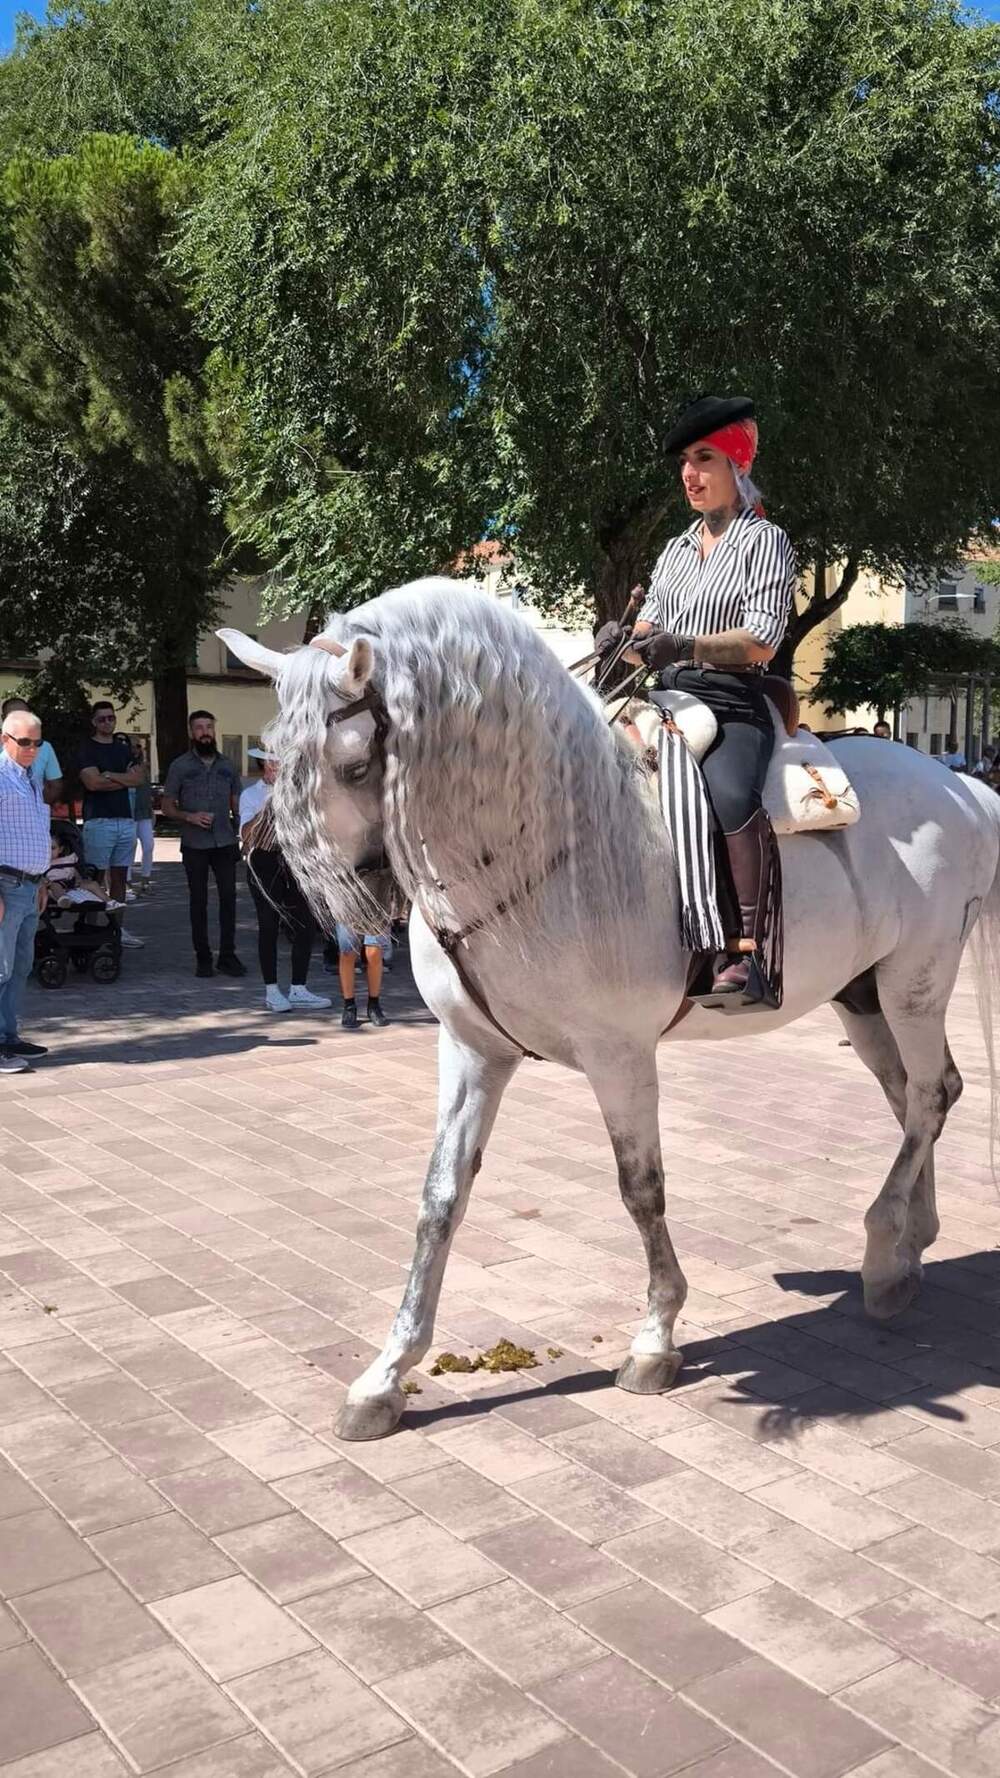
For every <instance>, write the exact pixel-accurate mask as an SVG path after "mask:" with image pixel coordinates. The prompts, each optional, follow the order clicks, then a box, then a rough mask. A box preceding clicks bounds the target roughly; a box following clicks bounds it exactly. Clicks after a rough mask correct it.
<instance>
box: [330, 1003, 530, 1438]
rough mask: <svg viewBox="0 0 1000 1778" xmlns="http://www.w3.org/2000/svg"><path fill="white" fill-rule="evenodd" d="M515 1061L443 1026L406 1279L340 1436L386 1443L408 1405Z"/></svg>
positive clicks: (344, 1413) (344, 1414)
mask: <svg viewBox="0 0 1000 1778" xmlns="http://www.w3.org/2000/svg"><path fill="white" fill-rule="evenodd" d="M520 1060H521V1058H520V1056H519V1055H510V1056H501V1057H498V1056H495V1055H494V1056H484V1055H482V1054H480V1052H479V1051H478V1050H473V1049H469V1048H468V1047H467V1046H466V1045H465V1044H463V1043H459V1042H458V1040H457V1039H456V1038H454V1037H452V1035H451V1033H450V1032H449V1031H448V1030H447V1028H446V1027H445V1026H444V1025H442V1027H441V1033H440V1039H439V1046H438V1066H439V1074H440V1084H439V1087H438V1121H437V1138H436V1140H435V1143H434V1150H433V1153H432V1155H431V1158H430V1164H429V1166H428V1169H427V1177H426V1179H425V1181H424V1191H423V1197H422V1198H421V1201H420V1215H419V1217H418V1220H417V1241H416V1247H415V1248H414V1253H413V1261H412V1264H411V1266H410V1275H409V1278H408V1279H407V1282H406V1290H405V1291H404V1293H403V1300H402V1302H401V1304H400V1306H399V1309H398V1311H397V1314H396V1318H395V1320H394V1321H393V1324H392V1327H391V1328H390V1330H389V1337H388V1339H387V1340H386V1343H385V1346H384V1347H383V1349H382V1351H381V1352H380V1353H379V1355H378V1357H377V1358H376V1359H374V1360H373V1361H372V1363H371V1364H370V1365H369V1366H368V1369H367V1370H366V1371H365V1372H364V1373H363V1374H362V1375H361V1376H360V1377H358V1379H357V1381H356V1382H354V1383H352V1384H351V1387H350V1389H349V1390H348V1393H347V1400H346V1401H345V1403H344V1406H343V1408H342V1409H341V1414H340V1419H339V1421H338V1423H337V1434H338V1436H339V1437H340V1438H348V1439H369V1438H384V1437H385V1435H386V1433H389V1432H392V1431H394V1430H395V1427H396V1425H397V1424H398V1421H399V1418H400V1416H401V1414H402V1412H403V1409H404V1407H405V1406H406V1396H405V1395H404V1393H403V1390H402V1388H401V1382H402V1378H403V1376H404V1375H405V1373H406V1372H407V1371H408V1370H410V1369H411V1367H412V1366H413V1365H415V1364H419V1362H420V1360H421V1358H423V1356H424V1353H425V1352H426V1351H427V1348H428V1346H429V1345H430V1343H431V1340H432V1338H433V1336H434V1318H435V1315H436V1313H437V1305H438V1298H439V1296H440V1294H441V1284H442V1282H443V1279H444V1269H445V1265H446V1264H447V1260H448V1252H449V1249H450V1247H451V1242H452V1237H453V1236H454V1234H455V1230H456V1229H457V1228H458V1226H459V1223H460V1222H461V1220H462V1218H463V1216H464V1215H465V1208H466V1205H467V1204H468V1201H469V1193H470V1191H471V1190H472V1182H473V1180H474V1179H475V1177H476V1174H477V1173H478V1171H479V1168H480V1166H481V1164H482V1158H483V1149H484V1148H485V1146H486V1142H487V1140H488V1138H489V1134H490V1131H491V1130H492V1128H493V1120H494V1118H495V1117H496V1114H497V1109H498V1107H499V1104H500V1100H501V1099H502V1097H503V1094H504V1089H505V1088H506V1086H507V1084H508V1082H509V1080H510V1078H511V1075H512V1074H513V1073H514V1070H515V1068H516V1067H517V1064H518V1062H519V1061H520Z"/></svg>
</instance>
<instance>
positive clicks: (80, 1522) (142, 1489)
mask: <svg viewBox="0 0 1000 1778" xmlns="http://www.w3.org/2000/svg"><path fill="white" fill-rule="evenodd" d="M37 1483H38V1487H39V1489H40V1490H41V1492H42V1493H43V1494H44V1495H45V1497H46V1499H47V1500H49V1501H50V1502H51V1504H52V1505H53V1506H54V1507H55V1508H56V1509H57V1511H58V1512H60V1513H62V1515H63V1517H64V1518H66V1519H68V1520H69V1522H70V1524H71V1525H72V1526H73V1527H74V1528H75V1529H76V1530H77V1531H79V1532H81V1533H82V1534H83V1535H84V1536H89V1535H90V1534H91V1533H92V1532H96V1531H110V1530H112V1529H113V1528H114V1526H116V1525H131V1524H134V1523H135V1521H136V1520H137V1519H152V1518H155V1517H156V1515H157V1514H158V1513H164V1512H169V1510H170V1509H169V1507H168V1505H167V1502H166V1501H165V1500H164V1499H163V1498H162V1496H161V1495H159V1494H157V1492H156V1490H155V1488H150V1487H149V1486H148V1484H147V1483H146V1482H144V1481H142V1480H141V1479H140V1478H139V1476H137V1475H135V1474H133V1472H132V1470H130V1469H129V1467H128V1465H127V1464H125V1463H121V1462H120V1461H119V1460H118V1458H117V1457H105V1458H104V1460H103V1462H101V1463H84V1464H80V1465H78V1466H77V1467H76V1468H73V1469H67V1470H63V1471H61V1472H52V1473H46V1474H44V1475H40V1476H39V1477H38V1478H37Z"/></svg>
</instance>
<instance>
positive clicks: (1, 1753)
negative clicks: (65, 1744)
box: [0, 1644, 94, 1767]
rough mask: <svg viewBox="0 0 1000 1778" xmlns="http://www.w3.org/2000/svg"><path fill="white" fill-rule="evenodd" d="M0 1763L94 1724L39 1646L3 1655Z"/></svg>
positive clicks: (0, 1664)
mask: <svg viewBox="0 0 1000 1778" xmlns="http://www.w3.org/2000/svg"><path fill="white" fill-rule="evenodd" d="M0 1698H2V1699H3V1710H2V1711H0V1767H2V1766H3V1765H4V1763H5V1762H7V1761H12V1760H16V1759H22V1758H23V1757H24V1756H25V1755H26V1754H31V1753H37V1752H39V1751H40V1750H42V1749H45V1748H49V1747H52V1746H54V1745H55V1744H56V1743H57V1742H60V1741H73V1740H75V1739H77V1737H78V1736H81V1735H86V1734H87V1733H88V1731H89V1730H90V1729H92V1728H93V1726H94V1725H93V1723H92V1721H91V1719H90V1718H89V1717H88V1715H87V1712H86V1711H85V1710H84V1709H82V1708H81V1705H80V1702H79V1700H78V1699H77V1698H75V1697H74V1696H73V1693H72V1692H71V1691H70V1688H69V1686H68V1685H67V1684H66V1683H65V1681H63V1680H61V1679H60V1678H59V1677H58V1675H57V1674H55V1673H53V1671H52V1668H51V1667H50V1666H48V1664H47V1663H46V1662H45V1661H44V1660H43V1658H42V1656H41V1655H40V1654H39V1652H38V1650H37V1648H31V1647H30V1646H29V1645H28V1644H22V1645H21V1646H20V1647H19V1648H9V1649H7V1650H6V1651H5V1652H4V1653H3V1654H0Z"/></svg>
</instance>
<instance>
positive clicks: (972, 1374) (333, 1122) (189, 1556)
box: [0, 864, 1000, 1778]
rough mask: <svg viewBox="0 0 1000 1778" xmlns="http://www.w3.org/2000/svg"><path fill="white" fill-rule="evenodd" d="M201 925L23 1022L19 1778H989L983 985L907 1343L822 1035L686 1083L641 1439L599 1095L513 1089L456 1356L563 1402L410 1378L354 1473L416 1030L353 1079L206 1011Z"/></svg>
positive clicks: (3, 1691)
mask: <svg viewBox="0 0 1000 1778" xmlns="http://www.w3.org/2000/svg"><path fill="white" fill-rule="evenodd" d="M179 878H180V871H179V867H178V866H177V865H176V864H173V865H167V866H166V867H165V869H164V871H163V873H162V875H161V879H160V882H161V889H160V893H159V895H158V897H157V900H156V903H155V906H150V907H144V908H143V909H141V910H140V911H139V912H138V913H137V914H136V915H135V917H134V919H133V921H132V924H133V927H134V929H136V930H141V931H143V932H147V933H148V934H149V935H150V938H151V940H152V942H151V944H150V946H149V948H147V950H146V951H145V952H143V953H141V954H139V953H136V954H135V955H134V956H130V957H128V958H127V960H126V971H127V973H126V975H125V977H123V979H122V981H121V982H120V983H119V984H117V986H115V987H112V988H103V989H102V988H97V987H80V986H79V985H77V984H76V983H72V984H71V985H70V986H68V987H67V988H66V989H64V990H62V991H61V992H59V993H50V994H45V993H43V992H41V991H39V990H32V992H31V995H30V1001H29V1008H28V1020H27V1021H26V1029H28V1030H30V1032H31V1033H32V1034H34V1035H36V1036H43V1035H45V1036H48V1037H49V1038H50V1040H51V1042H52V1045H53V1053H52V1055H51V1057H50V1058H49V1061H48V1063H47V1064H46V1065H44V1066H42V1067H39V1068H38V1070H37V1072H35V1073H34V1074H32V1075H30V1076H23V1077H21V1078H19V1079H13V1080H7V1081H4V1082H3V1083H2V1092H0V1277H2V1280H3V1282H2V1284H0V1354H2V1356H0V1450H2V1452H3V1454H4V1456H3V1459H2V1460H0V1461H2V1467H0V1596H2V1598H3V1601H4V1603H3V1605H0V1778H112V1775H114V1774H121V1773H124V1772H131V1771H138V1772H152V1771H158V1772H159V1771H165V1772H168V1773H169V1774H170V1778H278V1775H279V1774H284V1773H288V1772H297V1773H304V1774H307V1775H308V1778H314V1775H316V1778H318V1775H319V1774H321V1773H326V1772H330V1771H334V1770H335V1771H337V1772H339V1773H341V1774H342V1775H343V1778H446V1775H447V1774H454V1773H455V1772H456V1771H457V1772H462V1773H466V1774H472V1775H473V1778H480V1775H482V1774H489V1773H495V1772H496V1773H504V1774H506V1778H612V1775H613V1774H615V1773H621V1772H625V1773H628V1774H632V1775H633V1778H663V1775H665V1774H669V1773H673V1772H676V1771H681V1770H683V1771H684V1772H686V1773H687V1774H689V1778H767V1775H768V1774H771V1775H772V1778H773V1775H774V1774H775V1773H778V1772H784V1773H786V1774H791V1775H792V1778H839V1775H840V1774H846V1773H851V1774H854V1775H855V1778H931V1775H932V1773H933V1772H935V1771H937V1772H940V1771H944V1772H946V1773H949V1774H953V1775H954V1778H995V1775H996V1773H997V1772H998V1771H1000V1337H998V1320H1000V1317H998V1305H1000V1256H998V1251H997V1240H998V1230H1000V1198H998V1195H997V1192H996V1191H995V1189H994V1186H993V1184H992V1182H991V1179H990V1176H989V1172H988V1168H987V1164H986V1163H987V1155H986V1136H985V1124H986V1079H985V1070H984V1065H983V1061H982V1051H981V1046H980V1040H979V1036H978V1030H977V1027H976V1025H975V1021H974V1016H973V1005H972V994H971V984H970V983H969V981H968V980H965V981H963V983H962V985H961V987H960V990H959V993H958V995H957V998H956V1002H955V1017H954V1020H953V1034H952V1035H953V1045H954V1048H955V1051H956V1053H957V1055H958V1058H959V1061H960V1063H961V1065H962V1066H963V1067H964V1070H965V1073H966V1079H967V1082H968V1086H967V1092H966V1096H965V1098H964V1100H963V1101H962V1103H961V1105H960V1106H959V1108H958V1110H957V1111H956V1113H955V1114H954V1115H953V1117H952V1120H951V1123H950V1125H949V1129H948V1132H947V1134H946V1136H945V1138H944V1140H943V1142H942V1144H941V1149H940V1164H939V1174H940V1182H941V1187H942V1198H943V1205H944V1237H945V1238H943V1239H942V1240H941V1242H940V1243H939V1245H938V1247H937V1248H936V1250H935V1254H936V1257H935V1261H934V1263H933V1264H932V1265H931V1266H930V1267H929V1270H928V1287H927V1289H926V1291H925V1293H924V1296H923V1298H922V1299H921V1303H920V1307H919V1310H918V1311H914V1312H912V1313H911V1314H910V1315H908V1316H907V1317H906V1318H905V1321H904V1323H903V1324H902V1325H897V1326H896V1327H894V1328H893V1330H892V1331H884V1330H883V1331H880V1330H878V1329H877V1328H875V1327H872V1326H870V1325H869V1324H868V1323H867V1322H866V1321H865V1320H864V1319H863V1317H862V1315H861V1313H860V1308H859V1303H858V1299H857V1294H856V1290H855V1280H854V1268H855V1266H856V1265H857V1262H858V1258H859V1252H860V1227H861V1214H862V1211H863V1208H864V1206H865V1204H866V1203H867V1201H868V1200H869V1199H870V1197H871V1196H872V1195H873V1191H874V1189H875V1187H876V1185H877V1183H878V1181H879V1180H880V1178H881V1177H882V1175H883V1173H884V1171H885V1169H886V1167H887V1165H888V1162H889V1159H890V1157H891V1153H892V1150H893V1146H894V1143H893V1133H892V1128H891V1126H890V1122H889V1118H888V1114H887V1112H886V1111H885V1109H884V1108H883V1105H882V1103H881V1100H880V1098H879V1095H878V1093H877V1090H876V1089H875V1087H874V1086H873V1085H872V1084H871V1083H870V1081H869V1079H868V1077H867V1076H866V1075H865V1074H864V1073H863V1072H862V1071H861V1070H860V1068H859V1067H858V1065H857V1064H856V1062H855V1061H854V1058H853V1057H852V1055H851V1053H850V1051H848V1050H845V1049H842V1048H838V1043H837V1040H838V1037H839V1035H840V1029H839V1026H837V1025H836V1023H835V1021H834V1019H833V1018H832V1016H830V1015H828V1014H827V1013H822V1014H819V1015H817V1016H816V1017H814V1018H812V1019H810V1020H807V1021H805V1022H804V1023H803V1024H801V1025H799V1026H797V1027H795V1028H794V1029H793V1030H790V1031H788V1032H786V1033H784V1034H781V1035H779V1036H777V1037H775V1038H773V1039H769V1040H766V1041H761V1040H757V1041H756V1042H754V1043H746V1042H745V1043H739V1044H735V1045H734V1044H727V1045H726V1046H724V1047H718V1048H711V1049H708V1048H706V1049H702V1050H698V1049H697V1048H695V1047H694V1046H691V1047H688V1048H685V1047H675V1048H674V1049H672V1050H670V1051H665V1052H664V1054H663V1064H662V1079H663V1084H664V1099H663V1112H662V1120H663V1128H664V1134H665V1140H666V1145H667V1149H668V1153H669V1157H670V1159H669V1179H670V1199H669V1201H670V1211H671V1222H672V1229H673V1233H674V1237H675V1240H676V1241H677V1244H678V1246H679V1249H680V1252H681V1255H682V1258H683V1262H684V1265H685V1270H686V1272H687V1275H688V1278H689V1280H690V1283H691V1287H692V1288H691V1294H690V1298H689V1302H688V1308H687V1314H686V1320H685V1326H684V1328H683V1330H682V1332H683V1336H684V1341H685V1345H686V1350H687V1359H688V1362H687V1365H686V1368H685V1371H684V1373H683V1377H682V1381H681V1383H680V1385H679V1386H678V1388H677V1389H676V1390H675V1392H674V1393H673V1394H672V1395H671V1396H670V1397H668V1398H658V1399H643V1398H639V1397H635V1396H627V1395H623V1394H621V1393H619V1392H617V1391H616V1390H614V1389H613V1388H611V1387H610V1386H609V1368H610V1367H611V1366H613V1365H614V1363H615V1361H616V1359H617V1358H618V1356H619V1355H620V1353H621V1352H622V1351H623V1349H624V1348H625V1346H626V1345H627V1342H628V1340H629V1337H630V1333H631V1330H632V1329H633V1328H634V1326H635V1324H636V1320H637V1317H638V1316H639V1312H640V1304H641V1299H642V1290H643V1267H642V1264H641V1261H640V1256H639V1251H638V1242H637V1239H636V1237H635V1235H634V1233H633V1231H632V1230H631V1228H630V1226H628V1224H627V1221H626V1218H625V1215H624V1212H623V1211H622V1209H621V1208H620V1206H619V1204H618V1202H617V1199H616V1191H615V1181H614V1177H613V1172H612V1168H611V1164H610V1156H609V1152H608V1148H607V1145H606V1142H605V1138H604V1135H603V1132H602V1129H601V1125H600V1120H599V1118H598V1115H597V1112H596V1108H595V1106H594V1103H593V1101H592V1098H591V1096H590V1093H589V1090H588V1089H587V1087H586V1086H585V1085H584V1084H582V1083H580V1082H578V1081H576V1080H575V1079H573V1078H571V1077H570V1076H569V1075H566V1074H563V1073H560V1072H559V1071H557V1070H556V1069H554V1068H550V1067H547V1066H541V1065H537V1064H526V1065H525V1067H524V1068H523V1069H522V1070H521V1072H520V1074H519V1076H518V1078H517V1080H516V1082H515V1085H514V1087H513V1088H512V1090H511V1091H510V1092H509V1093H508V1096H507V1099H506V1102H505V1106H504V1109H503V1112H502V1114H501V1117H500V1120H499V1124H498V1128H497V1132H496V1135H495V1137H494V1140H493V1143H492V1146H491V1150H490V1153H489V1154H488V1156H487V1162H486V1166H485V1168H484V1171H483V1173H482V1175H481V1176H480V1179H479V1181H478V1182H477V1186H476V1191H475V1194H474V1197H473V1201H472V1207H471V1210H470V1213H469V1216H468V1219H467V1222H466V1224H465V1226H464V1228H463V1230H462V1231H461V1233H460V1235H459V1237H458V1240H457V1243H456V1251H455V1254H454V1257H453V1261H452V1264H451V1267H450V1270H449V1274H448V1280H447V1289H446V1292H445V1298H444V1303H443V1308H442V1315H441V1322H440V1326H439V1332H438V1338H437V1341H436V1346H435V1350H440V1349H441V1348H442V1347H450V1348H451V1349H453V1350H456V1351H474V1350H477V1349H479V1348H480V1347H483V1346H487V1345H491V1344H492V1343H493V1341H494V1340H495V1339H496V1338H497V1337H498V1336H501V1335H508V1336H511V1337H512V1338H514V1339H516V1340H518V1341H521V1342H523V1343H524V1344H526V1345H528V1346H530V1347H533V1348H534V1349H535V1350H536V1352H537V1354H538V1356H539V1358H540V1359H541V1361H542V1362H541V1365H540V1367H539V1368H538V1369H537V1370H534V1371H527V1372H522V1373H519V1374H517V1375H515V1376H512V1377H505V1378H501V1379H496V1378H493V1377H486V1378H485V1379H484V1378H483V1377H482V1376H481V1375H477V1376H475V1377H473V1378H471V1379H469V1378H456V1379H442V1380H439V1381H435V1380H432V1379H431V1378H430V1377H429V1376H427V1375H421V1376H420V1386H421V1390H422V1393H421V1394H419V1395H416V1396H414V1397H413V1403H412V1412H411V1413H410V1414H409V1415H408V1416H407V1425H406V1430H404V1431H402V1432H400V1433H399V1434H398V1435H397V1436H396V1437H394V1438H393V1439H391V1440H388V1441H386V1442H384V1443H379V1444H376V1445H369V1446H357V1445H353V1446H342V1445H338V1443H337V1441H336V1439H335V1438H334V1437H333V1433H332V1418H333V1415H334V1412H335V1410H336V1407H337V1404H338V1402H339V1400H340V1399H341V1398H342V1396H343V1393H344V1388H345V1385H346V1383H347V1382H348V1381H349V1379H350V1378H351V1377H352V1376H353V1375H355V1374H356V1373H357V1371H358V1370H359V1369H360V1368H361V1366H362V1365H363V1364H364V1362H365V1360H366V1359H367V1357H368V1356H369V1354H370V1353H371V1352H372V1351H373V1350H374V1348H375V1344H376V1342H378V1341H379V1340H380V1339H381V1337H382V1335H383V1334H384V1332H385V1330H386V1327H387V1325H388V1322H389V1319H390V1315H391V1313H392V1309H393V1306H394V1305H395V1303H396V1300H397V1298H398V1296H399V1293H400V1288H401V1285H402V1281H403V1275H404V1267H405V1264H406V1261H407V1259H408V1256H409V1253H410V1244H411V1237H412V1229H413V1222H414V1213H415V1205H416V1201H417V1195H418V1192H419V1187H420V1180H421V1174H422V1170H423V1165H424V1161H425V1158H426V1154H427V1151H428V1146H429V1143H430V1136H431V1127H432V1117H433V1078H434V1031H433V1027H432V1026H431V1025H430V1023H429V1021H428V1020H427V1018H426V1015H425V1014H423V1013H422V1012H421V1009H420V1008H419V1005H418V1003H417V1002H416V1001H415V998H414V996H413V994H412V990H410V989H409V988H408V986H407V984H406V983H405V981H404V980H403V977H402V974H401V972H399V971H397V973H396V974H394V976H393V977H392V978H391V981H390V985H389V989H388V992H387V995H386V1002H387V1006H388V1008H389V1010H390V1012H392V1013H393V1015H394V1018H395V1023H394V1026H393V1028H392V1029H391V1030H389V1031H386V1032H385V1033H382V1034H379V1033H376V1032H373V1031H364V1030H362V1031H361V1032H360V1033H359V1034H358V1035H357V1036H356V1037H351V1036H349V1035H347V1034H343V1033H341V1031H340V1030H339V1027H338V1026H337V1024H336V1022H335V1021H334V1020H331V1018H330V1017H329V1016H328V1015H319V1016H315V1017H313V1018H305V1017H290V1018H287V1019H285V1020H283V1021H281V1020H275V1019H266V1018H265V1017H264V1016H263V1015H262V1014H261V1013H260V1011H259V1010H258V994H259V990H258V988H257V986H256V985H255V984H254V983H253V982H252V981H250V982H248V983H231V982H228V981H218V982H196V981H195V980H194V979H193V978H192V977H191V976H190V975H189V973H188V969H189V954H188V947H187V941H186V937H185V934H184V927H183V909H182V899H183V897H182V889H181V883H180V881H179ZM243 949H244V954H245V955H247V957H248V960H249V957H250V952H251V944H250V939H249V934H246V936H245V937H244V940H243ZM740 1105H743V1106H745V1107H746V1111H745V1114H743V1115H741V1114H740V1113H739V1111H738V1107H739V1106H740ZM748 1134H752V1138H753V1158H752V1159H751V1158H749V1156H750V1146H749V1143H748ZM550 1349H551V1352H552V1353H556V1352H558V1353H560V1356H557V1357H552V1356H550V1355H549V1352H550ZM425 1369H426V1367H425ZM449 1384H458V1385H461V1387H454V1386H449Z"/></svg>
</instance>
